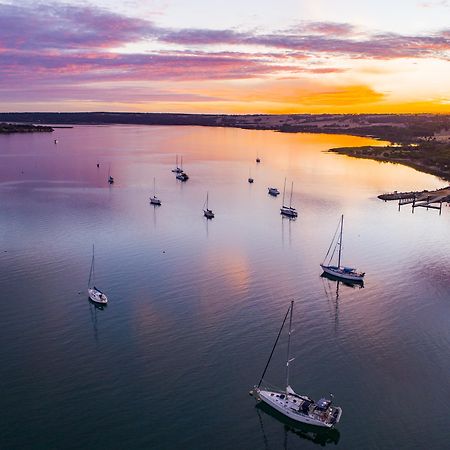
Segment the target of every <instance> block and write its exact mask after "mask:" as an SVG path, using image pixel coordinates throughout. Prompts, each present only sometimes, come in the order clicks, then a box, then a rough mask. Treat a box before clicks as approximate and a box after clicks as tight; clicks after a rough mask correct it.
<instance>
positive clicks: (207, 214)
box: [203, 192, 214, 219]
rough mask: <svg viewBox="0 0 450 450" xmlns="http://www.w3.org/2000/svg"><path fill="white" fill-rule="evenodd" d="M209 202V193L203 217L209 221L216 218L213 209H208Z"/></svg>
mask: <svg viewBox="0 0 450 450" xmlns="http://www.w3.org/2000/svg"><path fill="white" fill-rule="evenodd" d="M208 200H209V193H208V192H207V193H206V200H205V204H204V205H203V215H204V216H205V217H206V218H207V219H213V218H214V213H213V212H212V209H209V207H208Z"/></svg>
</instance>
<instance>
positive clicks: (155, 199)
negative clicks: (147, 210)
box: [150, 177, 161, 206]
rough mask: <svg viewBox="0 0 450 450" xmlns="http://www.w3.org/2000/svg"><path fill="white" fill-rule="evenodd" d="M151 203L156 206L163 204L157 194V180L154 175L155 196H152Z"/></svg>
mask: <svg viewBox="0 0 450 450" xmlns="http://www.w3.org/2000/svg"><path fill="white" fill-rule="evenodd" d="M150 203H151V204H152V205H155V206H161V200H160V199H159V198H158V197H157V196H156V180H155V177H153V197H150Z"/></svg>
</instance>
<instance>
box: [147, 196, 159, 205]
mask: <svg viewBox="0 0 450 450" xmlns="http://www.w3.org/2000/svg"><path fill="white" fill-rule="evenodd" d="M150 203H151V204H152V205H157V206H160V205H161V200H160V199H159V198H156V197H151V198H150Z"/></svg>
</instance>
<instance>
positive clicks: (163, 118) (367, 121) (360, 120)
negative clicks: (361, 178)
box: [0, 112, 450, 144]
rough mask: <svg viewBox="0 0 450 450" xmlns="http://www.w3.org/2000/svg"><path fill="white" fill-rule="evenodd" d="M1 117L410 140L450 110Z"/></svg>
mask: <svg viewBox="0 0 450 450" xmlns="http://www.w3.org/2000/svg"><path fill="white" fill-rule="evenodd" d="M0 121H3V122H19V123H33V124H52V125H102V124H104V125H110V124H129V125H131V124H135V125H200V126H210V127H235V128H245V129H257V130H276V131H281V132H286V133H297V132H306V133H335V134H352V135H357V136H373V137H376V138H379V139H383V140H387V141H390V142H392V143H400V144H408V143H414V142H418V141H420V140H422V139H423V138H429V139H432V137H433V135H435V133H439V132H440V131H442V130H449V129H450V115H448V114H285V115H267V114H254V115H250V114H249V115H223V114H175V113H123V112H74V113H69V112H63V113H55V112H26V113H0Z"/></svg>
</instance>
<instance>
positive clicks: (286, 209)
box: [280, 178, 298, 219]
mask: <svg viewBox="0 0 450 450" xmlns="http://www.w3.org/2000/svg"><path fill="white" fill-rule="evenodd" d="M293 190H294V182H292V184H291V195H290V197H289V206H286V205H285V204H284V197H285V193H286V178H285V179H284V188H283V205H282V206H281V209H280V214H281V215H283V216H286V217H289V218H291V219H295V218H296V217H297V216H298V213H297V210H296V209H295V208H294V207H293V206H292V191H293Z"/></svg>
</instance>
